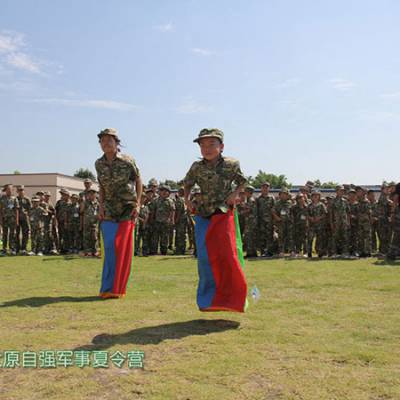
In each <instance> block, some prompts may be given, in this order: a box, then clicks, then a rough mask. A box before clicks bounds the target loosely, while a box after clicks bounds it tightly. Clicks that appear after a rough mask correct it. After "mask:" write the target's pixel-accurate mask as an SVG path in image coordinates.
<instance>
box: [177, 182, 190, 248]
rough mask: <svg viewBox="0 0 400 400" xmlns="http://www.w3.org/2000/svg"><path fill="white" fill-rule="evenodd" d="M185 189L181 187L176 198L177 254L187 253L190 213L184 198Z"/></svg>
mask: <svg viewBox="0 0 400 400" xmlns="http://www.w3.org/2000/svg"><path fill="white" fill-rule="evenodd" d="M184 193H185V190H184V188H183V187H181V188H179V190H178V195H177V197H176V200H175V254H180V255H182V254H185V251H186V232H187V224H188V215H187V210H186V206H185V200H184Z"/></svg>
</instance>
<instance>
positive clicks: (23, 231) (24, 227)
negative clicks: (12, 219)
mask: <svg viewBox="0 0 400 400" xmlns="http://www.w3.org/2000/svg"><path fill="white" fill-rule="evenodd" d="M29 230H30V227H29V221H28V219H27V218H24V219H20V220H19V226H17V229H16V239H17V248H16V250H17V251H20V250H22V251H25V250H26V245H27V244H28V240H29ZM21 235H22V237H21Z"/></svg>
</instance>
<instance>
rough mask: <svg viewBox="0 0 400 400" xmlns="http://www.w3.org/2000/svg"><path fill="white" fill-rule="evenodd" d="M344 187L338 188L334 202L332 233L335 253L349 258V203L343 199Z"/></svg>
mask: <svg viewBox="0 0 400 400" xmlns="http://www.w3.org/2000/svg"><path fill="white" fill-rule="evenodd" d="M343 195H344V187H343V186H337V187H336V197H335V198H334V199H333V202H332V214H331V217H332V220H331V225H332V231H333V236H334V240H335V253H336V254H337V255H343V256H344V257H345V258H347V257H348V256H349V239H348V233H349V232H348V231H349V212H350V208H349V203H348V201H347V200H346V199H345V198H344V197H343Z"/></svg>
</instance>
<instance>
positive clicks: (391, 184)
mask: <svg viewBox="0 0 400 400" xmlns="http://www.w3.org/2000/svg"><path fill="white" fill-rule="evenodd" d="M388 186H389V187H391V186H396V182H393V181H392V182H389V183H388Z"/></svg>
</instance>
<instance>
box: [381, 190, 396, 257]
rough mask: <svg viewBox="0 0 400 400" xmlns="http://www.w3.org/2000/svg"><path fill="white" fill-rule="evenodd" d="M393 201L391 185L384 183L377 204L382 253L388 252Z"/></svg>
mask: <svg viewBox="0 0 400 400" xmlns="http://www.w3.org/2000/svg"><path fill="white" fill-rule="evenodd" d="M391 205H392V201H391V200H390V199H389V187H388V185H387V184H386V183H383V184H382V187H381V195H380V197H379V200H378V204H377V216H378V238H379V253H380V255H384V254H387V252H388V250H389V243H390V214H391Z"/></svg>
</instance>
